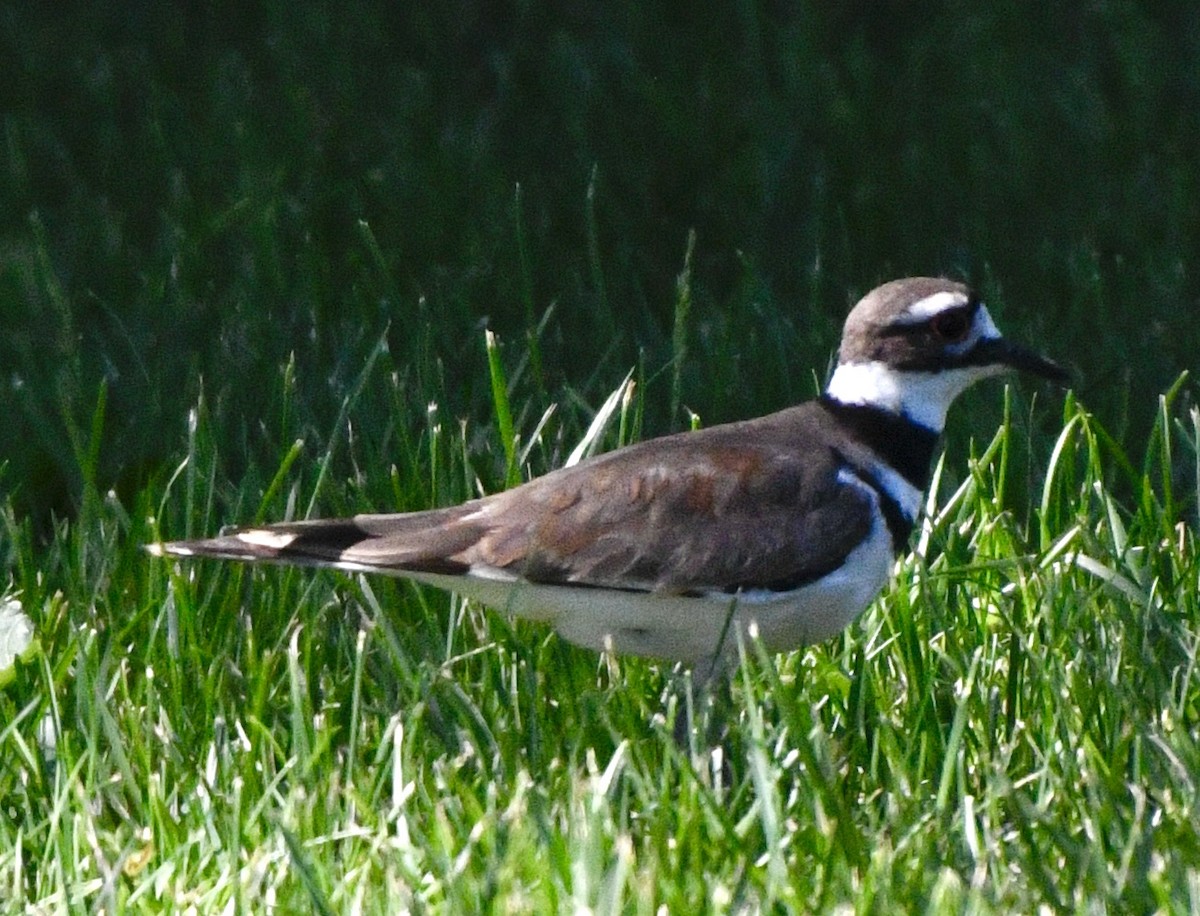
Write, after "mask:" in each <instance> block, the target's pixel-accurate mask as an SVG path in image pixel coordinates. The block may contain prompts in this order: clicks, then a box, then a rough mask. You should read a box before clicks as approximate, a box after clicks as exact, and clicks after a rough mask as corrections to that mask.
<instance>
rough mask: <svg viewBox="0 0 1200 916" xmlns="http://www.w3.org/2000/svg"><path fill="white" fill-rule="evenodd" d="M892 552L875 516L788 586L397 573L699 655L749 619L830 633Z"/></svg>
mask: <svg viewBox="0 0 1200 916" xmlns="http://www.w3.org/2000/svg"><path fill="white" fill-rule="evenodd" d="M892 559H893V558H892V542H891V535H890V534H889V533H888V530H887V527H886V526H885V525H884V524H883V523H882V521H877V522H876V523H875V526H874V528H873V529H872V531H871V536H870V537H869V538H867V540H865V541H864V542H863V543H862V544H861V545H859V546H858V547H857V548H856V549H855V550H854V551H852V552H851V554H850V555H849V557H847V559H846V562H845V563H844V564H843V565H842V566H841V567H840V568H839V569H837V570H835V571H834V572H832V573H830V574H829V575H828V576H826V577H825V578H823V579H820V580H818V581H816V582H812V583H810V584H808V585H805V586H803V587H802V588H798V589H796V590H794V591H790V592H773V591H765V590H764V591H751V592H742V593H739V594H737V595H727V594H723V593H712V594H708V595H703V596H698V597H684V596H680V595H668V594H655V593H649V592H638V591H609V590H605V589H599V588H586V587H584V588H580V587H575V586H564V585H538V584H533V583H528V582H523V581H520V580H517V579H513V578H508V577H504V578H501V577H499V576H474V575H471V576H452V575H439V574H431V573H417V574H406V575H409V577H410V578H412V579H415V580H417V581H419V582H425V583H428V584H429V585H435V586H437V587H439V588H444V589H447V590H449V591H453V592H457V593H458V594H460V595H464V596H466V597H467V598H472V599H474V600H476V601H479V602H481V603H483V604H486V605H488V606H489V607H492V608H495V609H496V610H499V611H504V612H505V613H508V614H512V615H514V616H516V617H522V618H525V619H528V620H536V621H541V622H544V623H548V624H550V625H552V626H553V627H554V628H555V629H556V630H557V631H558V633H559V634H560V635H561V636H563V638H565V639H568V640H570V641H571V642H573V643H577V644H578V645H581V646H586V647H588V648H591V649H596V650H605V649H612V650H615V651H616V652H617V653H618V654H632V655H647V656H653V657H658V658H667V659H673V660H677V661H683V662H699V661H702V660H706V659H715V658H717V657H719V656H729V655H733V654H736V652H737V643H738V637H737V633H738V632H741V633H742V634H743V636H746V635H748V634H749V633H750V628H751V625H752V624H753V625H754V628H755V629H756V631H757V633H758V637H759V639H761V640H762V643H763V645H764V646H766V648H767V649H768V650H770V651H772V652H786V651H790V650H792V649H795V648H797V647H799V646H802V645H805V644H807V643H812V642H817V641H820V640H823V639H828V638H829V637H831V636H834V635H836V634H837V633H840V632H841V631H842V630H843V629H844V628H845V627H846V625H847V624H849V623H850V622H851V621H852V620H854V619H855V618H856V617H857V616H858V615H859V614H861V613H862V612H863V610H865V609H866V607H867V605H868V604H870V603H871V601H872V600H874V598H875V596H876V595H877V594H879V590H880V589H881V588H882V587H883V585H884V584H885V583H886V582H887V578H888V575H889V573H890V571H891V566H892ZM375 571H376V572H378V570H375Z"/></svg>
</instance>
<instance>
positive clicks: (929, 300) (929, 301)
mask: <svg viewBox="0 0 1200 916" xmlns="http://www.w3.org/2000/svg"><path fill="white" fill-rule="evenodd" d="M970 301H971V300H970V299H969V298H968V297H967V295H966V293H957V292H951V291H950V290H943V291H942V292H940V293H934V294H933V295H932V296H926V297H925V298H924V299H918V300H917V301H916V302H914V303H913V304H912V305H910V306H909V307H908V309H907V311H905V312H904V314H903V315H900V316H899V317H898V318H896V320H895V322H893V323H894V324H897V325H906V324H920V323H921V322H922V321H928V320H929V319H930V318H932V317H933V316H934V315H940V314H941V313H942V312H944V311H946V310H947V309H952V308H956V307H958V306H963V305H966V304H967V303H968V302H970Z"/></svg>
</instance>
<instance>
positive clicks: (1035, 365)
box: [971, 337, 1071, 385]
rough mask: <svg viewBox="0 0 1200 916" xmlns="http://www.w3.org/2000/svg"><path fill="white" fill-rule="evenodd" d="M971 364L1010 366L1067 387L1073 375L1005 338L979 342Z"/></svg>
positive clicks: (972, 355) (992, 338) (972, 352)
mask: <svg viewBox="0 0 1200 916" xmlns="http://www.w3.org/2000/svg"><path fill="white" fill-rule="evenodd" d="M971 362H973V363H978V364H981V365H996V366H1008V367H1009V368H1011V369H1016V370H1017V371H1018V372H1029V373H1031V374H1032V375H1040V376H1041V377H1042V378H1044V379H1048V380H1049V381H1051V382H1057V383H1058V384H1060V385H1065V384H1066V383H1067V382H1068V381H1070V379H1071V375H1070V373H1069V372H1067V370H1066V369H1064V368H1063V367H1062V366H1060V365H1058V363H1055V362H1051V361H1050V360H1048V359H1046V357H1044V356H1042V355H1041V354H1039V353H1034V352H1033V351H1032V350H1028V349H1026V348H1025V347H1022V346H1020V345H1019V344H1014V343H1009V342H1008V341H1007V340H1005V339H1004V338H1003V337H990V338H987V339H985V340H981V341H979V343H977V344H976V345H975V347H974V348H973V349H972V350H971Z"/></svg>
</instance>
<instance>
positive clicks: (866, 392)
mask: <svg viewBox="0 0 1200 916" xmlns="http://www.w3.org/2000/svg"><path fill="white" fill-rule="evenodd" d="M947 297H948V298H947ZM934 300H940V301H939V302H937V303H935V302H934ZM962 301H964V300H963V299H962V297H961V296H960V295H959V294H957V293H937V294H935V295H933V296H929V297H927V298H925V299H922V300H920V301H919V302H917V303H916V304H915V305H913V307H912V308H911V309H910V310H909V311H908V313H907V316H912V315H913V314H914V312H915V311H916V310H917V309H918V308H920V309H921V310H922V312H929V314H927V315H923V316H922V320H923V319H924V318H928V317H930V316H931V315H933V314H936V313H937V312H938V311H941V310H944V309H945V308H947V307H948V306H950V307H952V306H954V305H956V304H961V303H962ZM929 303H934V304H940V306H941V308H940V309H934V310H932V311H930V310H929V308H926V306H927V304H929ZM907 316H906V317H907ZM999 337H1000V331H999V330H998V329H997V328H996V324H995V322H993V321H992V316H991V315H989V314H988V311H987V309H986V308H984V307H982V306H980V308H979V311H978V312H976V313H975V323H974V325H973V326H972V328H971V333H970V334H968V335H967V337H966V339H964V340H963V342H962V343H960V344H955V345H953V346H951V347H947V350H948V351H949V352H951V353H965V352H967V351H968V350H970V349H971V348H972V347H974V346H975V345H976V344H977V343H979V341H981V340H994V339H998V338H999ZM1004 371H1005V369H1004V367H1003V366H963V367H961V368H958V369H945V370H943V371H941V372H916V371H912V370H903V369H897V368H895V367H894V366H889V365H888V364H887V363H884V362H880V361H878V360H871V361H868V362H860V363H840V364H839V365H838V367H837V369H835V370H834V372H833V377H832V378H831V379H830V380H829V385H828V387H827V388H826V389H825V392H826V394H828V395H829V396H830V397H832V398H833V399H834V400H837V401H841V402H842V403H843V404H863V405H867V406H871V407H879V408H881V409H883V410H887V411H890V412H892V413H895V414H901V415H903V416H905V417H908V419H910V420H912V421H913V422H914V423H919V424H920V425H921V426H924V427H925V428H926V429H930V430H933V431H934V432H936V433H940V432H941V431H942V430H943V429H944V428H945V426H946V413H947V411H949V409H950V405H951V404H953V403H954V399H955V398H957V397H958V396H959V395H960V394H962V393H963V391H965V390H966V389H967V388H969V387H971V385H973V384H974V383H975V382H977V381H979V379H981V378H987V377H988V376H990V375H998V374H1000V373H1002V372H1004Z"/></svg>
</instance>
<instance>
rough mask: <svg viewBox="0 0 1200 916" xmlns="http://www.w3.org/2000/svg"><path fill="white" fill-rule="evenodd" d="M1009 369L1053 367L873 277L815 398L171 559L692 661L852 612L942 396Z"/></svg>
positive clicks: (838, 626) (941, 419) (888, 564)
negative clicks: (290, 571)
mask: <svg viewBox="0 0 1200 916" xmlns="http://www.w3.org/2000/svg"><path fill="white" fill-rule="evenodd" d="M1009 369H1017V370H1024V371H1027V372H1032V373H1034V374H1037V375H1040V376H1043V377H1045V378H1047V379H1051V380H1056V381H1064V380H1065V379H1066V373H1065V372H1064V371H1063V370H1062V369H1060V368H1059V367H1058V366H1057V365H1055V364H1054V363H1052V362H1050V361H1049V360H1047V359H1045V358H1043V357H1041V356H1039V355H1037V354H1035V353H1033V352H1031V351H1029V350H1026V349H1024V348H1022V347H1019V346H1017V345H1015V344H1012V343H1009V342H1008V341H1006V340H1005V339H1004V338H1003V337H1001V336H1000V332H999V331H998V330H997V329H996V326H995V324H993V322H992V318H991V316H990V315H989V314H988V311H987V309H986V308H985V307H984V305H983V303H981V302H980V301H979V299H978V298H977V297H976V296H975V295H974V294H973V293H972V292H971V291H970V290H969V289H968V288H967V287H965V286H963V285H961V284H959V283H955V282H951V281H949V280H942V279H931V278H910V279H904V280H896V281H893V282H891V283H887V284H884V285H883V286H880V287H879V288H878V289H875V290H873V291H872V292H871V293H869V294H868V295H867V296H865V297H864V298H863V299H862V300H861V301H860V302H859V303H858V304H857V305H856V306H855V307H854V309H853V310H852V311H851V312H850V315H849V317H848V318H847V319H846V324H845V329H844V331H843V334H842V342H841V348H840V351H839V354H838V362H837V368H836V370H835V371H834V373H833V376H832V378H831V379H830V380H829V385H828V387H827V388H826V389H825V392H824V393H823V394H822V395H821V396H820V397H818V398H817V399H815V400H813V401H809V402H807V403H803V404H800V405H798V406H796V407H791V408H788V409H786V410H782V411H780V412H778V413H773V414H770V415H768V416H765V417H760V418H758V419H756V420H748V421H744V422H739V423H729V424H726V425H722V426H714V427H711V428H708V429H704V430H700V431H697V432H687V433H681V434H678V435H673V436H666V437H664V438H660V439H652V440H649V441H646V442H642V443H639V444H636V445H630V446H628V447H626V448H622V449H619V450H617V451H614V452H611V453H608V454H605V455H601V456H598V457H595V458H592V459H589V460H587V461H583V462H581V463H579V464H577V465H575V466H573V467H568V468H563V469H560V470H557V471H554V472H552V473H549V474H546V475H545V476H543V477H539V478H537V479H535V480H532V481H530V482H528V483H526V484H524V485H522V486H519V487H516V488H515V489H512V490H508V491H506V492H502V493H496V494H494V495H492V496H487V497H484V498H482V499H476V500H472V501H470V502H467V503H464V504H462V505H459V506H453V507H450V508H445V509H433V510H429V511H425V512H409V513H403V514H387V515H357V516H354V517H353V518H344V519H328V520H317V521H303V522H287V523H283V524H276V525H266V526H263V527H253V528H238V529H234V530H231V531H228V532H226V533H223V534H221V535H220V536H218V537H215V538H212V539H208V540H194V541H176V542H173V543H164V544H153V545H150V547H149V549H150V550H151V552H152V553H155V554H158V555H165V556H172V557H214V558H217V559H223V560H240V561H251V562H269V563H286V564H298V565H307V566H331V567H335V568H337V569H342V570H348V571H352V572H368V573H383V574H385V575H391V576H402V577H405V578H408V579H412V580H415V581H417V582H421V583H425V584H427V585H433V586H437V587H438V588H443V589H448V590H450V591H453V592H457V593H459V594H460V595H463V596H466V597H467V598H470V599H474V600H476V601H479V602H482V603H483V604H485V605H488V606H490V607H492V608H496V609H498V610H501V611H504V612H507V613H510V614H514V615H516V616H518V617H523V618H528V619H530V620H535V621H543V622H545V623H548V624H550V625H551V626H553V627H554V628H555V629H556V630H557V631H558V632H559V633H560V634H561V635H562V636H563V637H565V638H566V639H568V640H570V641H571V642H574V643H578V644H580V645H582V646H588V647H591V648H593V649H596V650H612V651H615V652H617V653H631V654H634V655H644V656H655V657H659V658H664V659H671V660H676V661H682V662H686V663H692V664H694V665H696V666H697V667H698V668H699V667H704V668H705V669H706V670H708V671H711V670H712V669H715V668H719V667H721V666H722V665H723V664H724V663H726V662H729V661H732V660H733V659H734V658H735V657H736V651H737V648H736V647H737V636H736V635H735V634H736V633H737V632H738V631H741V632H750V631H751V627H753V632H756V633H757V635H758V638H760V639H761V640H762V642H763V644H764V645H765V647H766V648H767V649H768V650H770V651H787V650H790V649H793V648H796V647H798V646H801V645H803V644H806V643H810V642H814V641H818V640H822V639H826V638H828V637H830V636H833V635H835V634H836V633H838V632H840V631H841V630H842V629H843V628H844V627H845V626H846V625H847V624H849V623H850V622H851V621H852V620H854V619H855V618H856V617H857V616H858V615H859V614H860V613H861V612H862V611H863V610H864V609H865V608H866V607H867V605H868V604H870V602H871V601H872V600H873V599H874V598H875V596H876V595H877V594H878V593H879V591H880V589H881V588H882V587H883V586H884V585H885V583H886V582H887V578H888V575H889V572H890V570H891V568H892V565H893V563H894V560H895V558H896V556H897V555H898V554H899V553H900V552H901V551H903V550H904V549H905V548H906V545H907V544H908V538H909V534H910V533H911V531H912V528H913V525H914V523H915V521H916V519H917V514H918V512H919V511H920V508H921V504H922V500H923V491H924V489H925V487H926V486H927V484H928V482H929V474H930V464H931V461H932V458H933V454H934V449H935V447H936V445H937V441H938V437H939V435H940V433H941V432H942V429H943V426H944V425H945V421H946V412H947V410H948V409H949V407H950V404H951V402H952V401H953V400H954V399H955V398H956V397H957V396H958V395H959V394H960V393H962V391H963V390H964V389H966V388H967V387H968V386H970V385H971V384H973V383H974V382H976V381H978V380H979V379H982V378H986V377H988V376H991V375H996V374H998V373H1001V372H1004V371H1006V370H1009Z"/></svg>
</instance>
